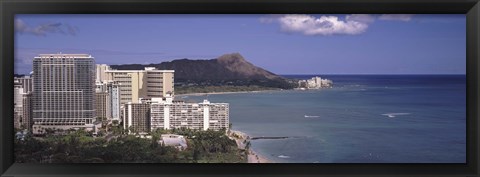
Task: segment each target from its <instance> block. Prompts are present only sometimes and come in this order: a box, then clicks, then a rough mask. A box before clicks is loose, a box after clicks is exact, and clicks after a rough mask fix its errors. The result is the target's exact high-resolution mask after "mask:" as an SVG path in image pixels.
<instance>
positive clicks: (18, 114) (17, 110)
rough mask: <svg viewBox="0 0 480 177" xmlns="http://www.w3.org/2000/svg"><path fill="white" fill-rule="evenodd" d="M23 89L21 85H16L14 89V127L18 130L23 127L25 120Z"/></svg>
mask: <svg viewBox="0 0 480 177" xmlns="http://www.w3.org/2000/svg"><path fill="white" fill-rule="evenodd" d="M23 94H24V93H23V88H22V85H20V83H18V82H17V83H14V87H13V126H14V127H15V128H17V129H20V128H21V127H22V119H23Z"/></svg>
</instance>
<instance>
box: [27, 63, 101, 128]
mask: <svg viewBox="0 0 480 177" xmlns="http://www.w3.org/2000/svg"><path fill="white" fill-rule="evenodd" d="M33 83H34V85H35V86H34V87H33V121H34V125H33V133H42V131H43V129H45V128H52V129H70V128H74V129H78V128H86V129H87V130H90V129H93V122H94V120H95V118H96V116H95V113H96V112H95V60H94V58H93V57H92V56H90V55H88V54H40V55H39V56H37V57H35V58H34V59H33Z"/></svg>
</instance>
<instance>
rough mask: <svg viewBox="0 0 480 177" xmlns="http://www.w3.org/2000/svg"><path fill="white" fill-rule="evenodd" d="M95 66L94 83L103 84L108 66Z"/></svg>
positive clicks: (106, 78)
mask: <svg viewBox="0 0 480 177" xmlns="http://www.w3.org/2000/svg"><path fill="white" fill-rule="evenodd" d="M95 66H96V75H95V81H96V82H105V81H106V80H108V77H107V73H106V71H108V70H110V66H108V65H106V64H97V65H95Z"/></svg>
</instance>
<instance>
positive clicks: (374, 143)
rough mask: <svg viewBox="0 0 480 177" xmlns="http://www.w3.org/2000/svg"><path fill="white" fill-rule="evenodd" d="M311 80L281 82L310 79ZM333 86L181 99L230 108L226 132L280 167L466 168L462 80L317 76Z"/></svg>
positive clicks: (462, 77)
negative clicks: (244, 137) (243, 137)
mask: <svg viewBox="0 0 480 177" xmlns="http://www.w3.org/2000/svg"><path fill="white" fill-rule="evenodd" d="M313 76H317V75H289V76H285V77H289V78H298V79H309V78H311V77H313ZM318 76H321V77H322V78H326V79H330V80H332V81H333V83H334V86H333V88H324V89H319V90H282V91H266V92H258V93H234V94H217V95H213V94H212V95H208V96H188V97H187V98H186V99H187V100H196V101H201V100H202V99H205V98H208V99H209V100H210V101H211V102H226V103H230V122H231V123H232V124H233V127H232V129H234V130H239V131H242V132H245V133H247V134H249V135H250V136H252V137H260V136H279V137H280V136H286V137H289V138H286V139H258V140H252V141H251V142H252V148H253V150H254V151H256V152H257V153H258V154H260V155H262V156H264V157H265V158H267V159H269V160H271V161H274V162H279V163H465V162H466V76H465V75H318Z"/></svg>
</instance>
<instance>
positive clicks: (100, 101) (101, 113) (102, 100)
mask: <svg viewBox="0 0 480 177" xmlns="http://www.w3.org/2000/svg"><path fill="white" fill-rule="evenodd" d="M109 98H110V97H109V95H108V92H97V93H95V108H96V113H97V120H99V121H101V120H102V119H103V118H106V119H110V118H111V115H110V114H109V113H111V111H110V102H109V101H110V100H109Z"/></svg>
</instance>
